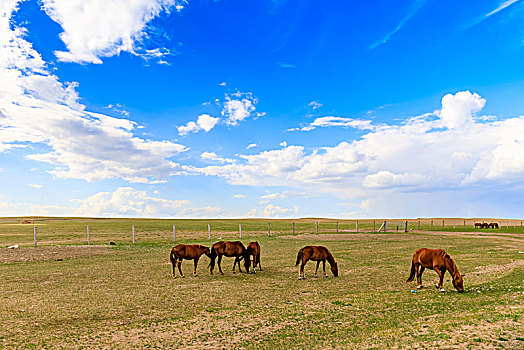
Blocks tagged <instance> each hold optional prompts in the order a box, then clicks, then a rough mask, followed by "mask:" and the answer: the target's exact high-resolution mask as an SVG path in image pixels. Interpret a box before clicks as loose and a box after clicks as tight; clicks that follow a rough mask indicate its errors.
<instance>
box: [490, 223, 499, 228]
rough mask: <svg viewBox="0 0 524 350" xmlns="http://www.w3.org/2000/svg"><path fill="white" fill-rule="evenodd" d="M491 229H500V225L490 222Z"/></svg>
mask: <svg viewBox="0 0 524 350" xmlns="http://www.w3.org/2000/svg"><path fill="white" fill-rule="evenodd" d="M489 227H490V228H499V224H497V223H496V222H490V223H489Z"/></svg>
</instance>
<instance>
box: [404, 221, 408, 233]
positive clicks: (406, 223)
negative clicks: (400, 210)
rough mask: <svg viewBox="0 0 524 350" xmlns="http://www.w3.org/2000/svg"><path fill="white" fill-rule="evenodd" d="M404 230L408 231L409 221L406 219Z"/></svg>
mask: <svg viewBox="0 0 524 350" xmlns="http://www.w3.org/2000/svg"><path fill="white" fill-rule="evenodd" d="M404 232H408V221H407V220H406V221H404Z"/></svg>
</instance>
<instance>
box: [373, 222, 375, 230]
mask: <svg viewBox="0 0 524 350" xmlns="http://www.w3.org/2000/svg"><path fill="white" fill-rule="evenodd" d="M373 232H375V220H373Z"/></svg>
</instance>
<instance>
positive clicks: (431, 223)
mask: <svg viewBox="0 0 524 350" xmlns="http://www.w3.org/2000/svg"><path fill="white" fill-rule="evenodd" d="M431 231H433V220H431Z"/></svg>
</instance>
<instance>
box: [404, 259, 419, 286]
mask: <svg viewBox="0 0 524 350" xmlns="http://www.w3.org/2000/svg"><path fill="white" fill-rule="evenodd" d="M416 273H417V267H416V266H415V262H414V261H413V260H412V261H411V274H410V275H409V278H408V280H407V281H406V282H411V281H413V280H414V279H415V274H416Z"/></svg>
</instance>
